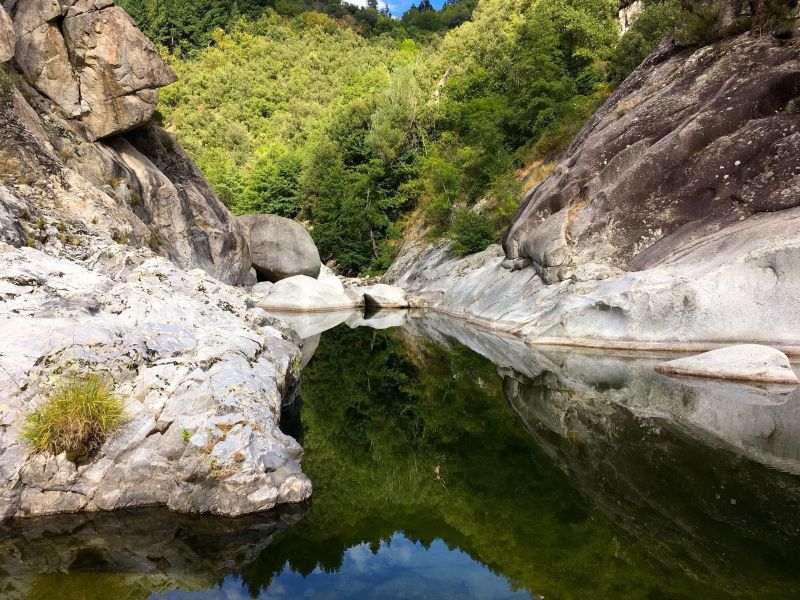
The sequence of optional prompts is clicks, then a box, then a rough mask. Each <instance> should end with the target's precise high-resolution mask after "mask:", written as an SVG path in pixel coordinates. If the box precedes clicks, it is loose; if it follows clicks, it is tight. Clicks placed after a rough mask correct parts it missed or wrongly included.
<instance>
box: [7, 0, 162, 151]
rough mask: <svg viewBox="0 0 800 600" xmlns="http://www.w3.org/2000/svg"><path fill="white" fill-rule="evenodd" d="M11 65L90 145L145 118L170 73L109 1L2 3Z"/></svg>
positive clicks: (149, 113) (149, 46)
mask: <svg viewBox="0 0 800 600" xmlns="http://www.w3.org/2000/svg"><path fill="white" fill-rule="evenodd" d="M10 7H11V16H12V18H13V21H14V28H15V31H16V36H17V44H16V59H17V64H18V65H19V67H20V69H21V70H22V73H23V75H24V76H25V78H26V79H27V81H28V82H29V83H30V84H31V85H32V86H34V87H35V88H36V89H37V90H39V91H40V92H42V93H43V94H44V95H46V96H47V97H48V98H50V99H51V100H52V101H53V102H54V103H55V104H56V105H58V106H59V107H60V108H61V109H62V110H63V111H64V112H65V113H66V115H67V116H69V117H73V118H76V119H78V120H79V121H80V122H81V123H82V124H83V125H84V126H85V134H86V135H87V136H88V137H90V138H104V137H108V136H113V135H118V134H120V133H124V132H126V131H130V130H131V129H134V128H136V127H138V126H140V125H142V124H144V123H146V122H147V121H149V120H150V118H151V117H152V116H153V113H154V112H155V109H156V102H157V100H158V95H157V93H156V89H157V88H159V87H163V86H165V85H169V84H170V83H172V82H174V81H175V79H176V77H175V73H174V72H173V71H172V69H170V68H169V67H168V66H167V65H166V64H165V63H164V61H163V60H162V59H161V57H160V56H159V54H158V52H157V51H156V49H155V48H154V47H153V45H152V44H151V43H150V41H149V40H148V39H147V38H146V37H145V36H144V35H143V34H142V33H141V32H140V31H139V30H138V29H137V28H136V25H135V24H134V23H133V20H132V19H131V18H130V17H129V16H128V14H127V13H126V12H125V11H124V10H122V9H121V8H119V7H117V6H115V5H114V3H113V2H112V1H111V0H91V1H90V0H26V1H24V2H12V3H10Z"/></svg>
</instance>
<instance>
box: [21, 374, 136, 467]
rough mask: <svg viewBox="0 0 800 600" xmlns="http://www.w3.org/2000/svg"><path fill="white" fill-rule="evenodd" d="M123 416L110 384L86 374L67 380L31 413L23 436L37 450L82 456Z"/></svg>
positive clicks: (107, 434)
mask: <svg viewBox="0 0 800 600" xmlns="http://www.w3.org/2000/svg"><path fill="white" fill-rule="evenodd" d="M122 418H123V407H122V402H120V400H119V399H118V398H116V397H115V396H114V395H113V393H112V388H111V385H110V384H108V383H107V382H105V381H104V380H103V379H102V378H100V377H99V376H98V375H87V376H84V377H82V378H76V379H73V380H70V381H68V382H66V383H65V384H64V385H62V386H61V387H60V388H59V389H58V390H57V391H56V393H55V394H54V395H53V397H52V398H50V399H49V400H48V401H47V402H45V403H44V404H43V405H42V406H41V407H39V408H38V409H37V410H35V411H34V412H33V413H31V414H30V415H29V416H28V418H27V420H26V424H25V427H24V429H23V432H22V435H23V437H24V438H25V439H26V440H28V442H30V443H31V445H32V446H33V448H34V449H35V450H36V451H37V452H50V453H52V454H60V453H62V452H66V453H67V456H68V458H70V460H77V459H83V458H86V457H87V456H89V455H90V454H91V453H92V452H94V451H95V450H97V449H98V448H100V446H102V445H103V442H105V440H106V439H107V438H108V436H109V435H111V433H113V432H114V431H115V430H116V429H117V428H118V427H119V425H120V423H121V422H122Z"/></svg>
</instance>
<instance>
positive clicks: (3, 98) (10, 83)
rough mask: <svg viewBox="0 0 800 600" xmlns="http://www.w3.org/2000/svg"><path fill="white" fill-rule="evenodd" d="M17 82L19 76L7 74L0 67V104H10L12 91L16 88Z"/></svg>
mask: <svg viewBox="0 0 800 600" xmlns="http://www.w3.org/2000/svg"><path fill="white" fill-rule="evenodd" d="M19 81H20V77H19V75H16V74H14V73H9V72H8V71H6V70H5V69H4V68H3V67H1V66H0V102H11V98H12V97H13V95H14V89H15V88H16V87H17V83H19Z"/></svg>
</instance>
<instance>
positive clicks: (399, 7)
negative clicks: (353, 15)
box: [344, 0, 444, 17]
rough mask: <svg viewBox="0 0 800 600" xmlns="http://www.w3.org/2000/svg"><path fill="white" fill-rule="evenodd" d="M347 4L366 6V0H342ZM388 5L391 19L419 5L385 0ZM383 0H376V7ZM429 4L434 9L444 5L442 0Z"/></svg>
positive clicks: (412, 0)
mask: <svg viewBox="0 0 800 600" xmlns="http://www.w3.org/2000/svg"><path fill="white" fill-rule="evenodd" d="M344 1H345V2H347V3H348V4H355V5H356V6H366V5H367V0H344ZM386 2H387V3H388V4H389V10H390V11H391V12H392V16H393V17H399V16H400V15H402V14H403V13H404V12H406V10H408V9H409V8H410V7H411V5H412V4H419V0H386ZM383 3H384V0H378V6H383ZM431 3H432V4H433V5H434V6H435V7H436V8H441V7H442V4H444V0H431Z"/></svg>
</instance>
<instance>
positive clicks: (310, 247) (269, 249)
mask: <svg viewBox="0 0 800 600" xmlns="http://www.w3.org/2000/svg"><path fill="white" fill-rule="evenodd" d="M238 221H239V223H241V225H242V229H243V230H244V232H245V235H246V236H247V240H248V242H249V244H250V255H251V258H252V261H253V268H254V269H255V270H256V273H257V275H258V279H259V281H270V282H272V283H275V282H277V281H280V280H282V279H286V278H287V277H293V276H295V275H305V276H306V277H311V278H315V279H316V278H317V277H318V276H319V273H320V268H321V266H322V263H321V262H320V259H319V251H318V250H317V246H316V244H314V240H313V239H311V235H310V234H309V233H308V231H306V229H305V227H303V226H302V225H301V224H300V223H298V222H296V221H293V220H292V219H286V218H284V217H279V216H278V215H245V216H243V217H239V218H238Z"/></svg>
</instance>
